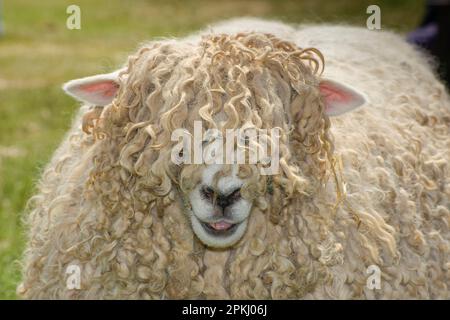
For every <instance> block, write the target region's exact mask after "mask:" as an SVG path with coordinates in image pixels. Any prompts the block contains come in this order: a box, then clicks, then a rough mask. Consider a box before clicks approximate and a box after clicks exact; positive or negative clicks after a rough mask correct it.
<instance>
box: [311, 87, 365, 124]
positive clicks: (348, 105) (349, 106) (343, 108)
mask: <svg viewBox="0 0 450 320" xmlns="http://www.w3.org/2000/svg"><path fill="white" fill-rule="evenodd" d="M319 89H320V94H321V95H322V99H323V101H324V102H325V108H326V109H325V112H326V114H327V115H329V116H338V115H341V114H343V113H346V112H348V111H351V110H353V109H356V108H358V107H360V106H362V105H363V104H365V103H366V101H367V99H366V98H365V97H364V95H363V94H361V93H359V92H357V91H356V90H355V89H352V88H350V87H348V86H346V85H344V84H342V83H338V82H336V81H333V80H329V79H324V80H322V81H321V82H320V84H319Z"/></svg>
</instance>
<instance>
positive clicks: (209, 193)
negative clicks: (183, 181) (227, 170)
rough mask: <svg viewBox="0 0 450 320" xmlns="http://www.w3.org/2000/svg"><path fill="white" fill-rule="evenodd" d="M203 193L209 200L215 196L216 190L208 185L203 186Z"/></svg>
mask: <svg viewBox="0 0 450 320" xmlns="http://www.w3.org/2000/svg"><path fill="white" fill-rule="evenodd" d="M201 194H202V195H203V197H204V198H206V199H208V200H212V199H213V198H214V190H213V189H212V188H210V187H207V186H205V187H202V188H201Z"/></svg>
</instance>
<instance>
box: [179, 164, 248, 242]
mask: <svg viewBox="0 0 450 320" xmlns="http://www.w3.org/2000/svg"><path fill="white" fill-rule="evenodd" d="M222 169H223V166H222V165H218V164H214V165H208V166H207V167H206V168H205V170H203V174H202V176H201V180H200V183H198V184H197V185H196V186H195V188H194V189H192V190H191V192H190V193H189V194H188V195H187V198H188V201H189V203H190V208H191V209H190V210H189V212H188V215H189V219H190V221H191V224H192V229H193V231H194V233H195V234H196V235H197V237H198V238H199V239H200V240H201V241H202V242H203V243H204V244H206V245H207V246H211V247H216V248H224V247H228V246H231V245H233V244H235V243H236V242H237V241H239V239H241V238H242V236H243V235H244V233H245V230H246V228H247V221H248V217H249V215H250V210H251V208H252V202H251V201H250V200H248V199H245V198H243V197H242V194H241V188H242V186H243V185H244V182H245V181H244V180H243V179H241V178H239V177H238V172H237V171H238V168H237V166H233V167H232V169H231V170H230V171H231V172H229V174H228V175H225V176H221V177H220V178H218V179H217V182H215V181H214V180H215V179H214V177H215V176H216V175H217V174H218V173H219V172H221V170H222Z"/></svg>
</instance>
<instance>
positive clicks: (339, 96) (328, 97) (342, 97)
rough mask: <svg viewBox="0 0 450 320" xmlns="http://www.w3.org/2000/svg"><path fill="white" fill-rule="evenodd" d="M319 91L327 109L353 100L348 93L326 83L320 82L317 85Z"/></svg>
mask: <svg viewBox="0 0 450 320" xmlns="http://www.w3.org/2000/svg"><path fill="white" fill-rule="evenodd" d="M319 89H320V93H321V94H322V96H323V97H324V99H325V102H326V106H327V108H329V107H330V106H332V105H334V104H336V103H341V104H348V103H351V101H352V99H353V96H352V94H351V93H350V92H347V91H345V90H340V88H339V87H336V86H333V85H332V84H329V83H327V82H326V81H322V82H321V83H320V84H319Z"/></svg>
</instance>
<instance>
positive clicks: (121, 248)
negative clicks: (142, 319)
mask: <svg viewBox="0 0 450 320" xmlns="http://www.w3.org/2000/svg"><path fill="white" fill-rule="evenodd" d="M324 61H325V63H326V65H325V64H324ZM64 89H65V90H66V92H67V93H68V94H70V95H72V96H73V97H75V98H77V99H78V100H80V101H82V102H84V105H83V107H81V109H80V111H79V113H78V115H77V117H76V119H75V121H74V123H73V125H72V129H71V130H70V132H69V133H68V135H67V136H66V137H65V139H64V141H63V142H62V144H61V145H60V147H59V148H58V150H57V151H56V153H55V154H54V156H53V158H52V160H51V161H50V163H49V165H48V166H47V168H46V169H45V171H44V173H43V175H42V178H41V180H40V183H39V191H38V193H37V195H35V196H34V197H32V199H31V201H30V207H31V211H30V213H29V215H28V216H27V219H26V222H27V226H28V245H27V248H26V251H25V254H24V258H23V266H24V267H23V280H22V283H21V284H20V285H19V286H18V289H17V291H18V294H20V295H21V296H23V297H24V298H33V299H39V298H59V299H65V298H70V299H167V298H169V299H188V298H189V299H192V298H207V299H217V298H223V299H300V298H302V299H396V298H415V299H429V298H443V299H444V298H447V299H448V298H449V285H450V281H449V279H450V257H449V245H450V242H449V241H450V234H449V224H450V200H449V198H450V175H449V164H448V160H449V159H450V138H449V127H450V99H449V95H448V93H447V92H446V91H445V88H444V86H443V85H442V83H441V82H440V81H439V80H438V79H437V78H436V75H435V74H434V72H433V69H432V67H431V66H430V63H429V62H428V60H427V58H426V56H424V55H423V54H422V53H420V52H418V51H417V50H415V49H414V48H413V47H411V46H410V45H408V44H407V43H405V42H404V41H403V40H402V39H401V38H400V37H399V36H398V35H395V34H393V33H390V32H387V31H382V32H377V31H369V30H365V29H362V28H357V27H349V26H328V25H319V26H314V25H299V26H289V25H286V24H283V23H281V22H276V21H264V20H258V19H235V20H230V21H226V22H222V23H218V24H216V25H213V26H210V27H209V28H207V29H206V30H204V31H201V32H199V33H197V34H194V35H191V36H188V37H186V38H184V39H178V40H177V39H163V40H157V41H151V42H149V43H147V44H145V45H143V46H142V48H141V49H140V50H139V51H138V52H137V53H136V54H135V55H132V56H130V57H129V59H128V62H127V64H126V65H125V66H124V67H122V68H120V69H119V70H117V71H115V72H113V73H111V74H106V75H97V76H93V77H87V78H82V79H78V80H74V81H70V82H68V83H67V84H66V85H65V86H64ZM195 121H201V123H202V124H203V127H204V128H205V129H206V128H209V129H211V128H215V129H219V131H221V130H224V129H226V128H232V129H236V128H240V127H249V128H255V129H270V128H275V127H277V128H280V137H279V143H278V144H279V166H280V170H279V172H278V173H276V174H273V175H262V174H261V173H260V171H259V170H258V169H260V168H261V167H262V166H264V164H262V163H260V162H259V163H256V164H248V163H245V164H235V163H232V164H204V163H201V164H188V163H186V164H181V165H179V164H174V163H173V161H172V158H171V156H172V150H173V148H174V146H175V145H176V144H177V141H173V140H172V139H171V138H172V137H171V134H172V133H173V132H174V131H175V130H177V129H180V128H183V129H185V130H186V131H188V132H191V133H192V128H193V124H194V122H195ZM202 143H205V144H206V145H208V143H210V141H209V140H205V141H202ZM236 148H237V146H236ZM187 150H188V149H186V150H184V149H182V150H178V151H180V152H179V155H180V156H184V155H185V154H186V153H187V152H188V151H187ZM73 266H75V267H76V268H78V269H77V270H79V277H80V278H79V283H75V284H76V285H75V286H70V283H69V278H71V277H72V276H73V274H71V273H70V272H71V271H69V273H68V270H72V269H73ZM377 272H378V273H377ZM377 275H378V276H379V277H378V279H377V278H376V276H377ZM374 277H375V278H374ZM71 279H72V278H71Z"/></svg>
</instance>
